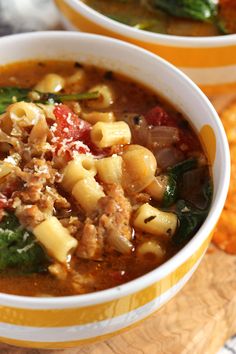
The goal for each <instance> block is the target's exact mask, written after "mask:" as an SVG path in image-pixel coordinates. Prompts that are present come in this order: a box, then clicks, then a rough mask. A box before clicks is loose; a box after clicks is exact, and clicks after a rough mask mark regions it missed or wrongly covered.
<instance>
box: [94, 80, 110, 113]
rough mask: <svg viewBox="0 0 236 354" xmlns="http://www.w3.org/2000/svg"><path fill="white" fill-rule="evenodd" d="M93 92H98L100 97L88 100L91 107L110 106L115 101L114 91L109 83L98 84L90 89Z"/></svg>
mask: <svg viewBox="0 0 236 354" xmlns="http://www.w3.org/2000/svg"><path fill="white" fill-rule="evenodd" d="M90 91H91V92H96V91H97V92H98V93H99V98H98V99H97V100H96V101H95V100H94V101H93V100H91V101H90V102H88V105H89V107H91V108H94V109H104V108H109V107H110V106H111V105H112V104H113V103H114V93H113V92H112V89H111V88H110V87H109V86H107V85H102V84H101V85H97V86H93V87H92V88H91V89H90Z"/></svg>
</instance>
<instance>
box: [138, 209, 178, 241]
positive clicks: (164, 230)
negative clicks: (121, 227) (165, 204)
mask: <svg viewBox="0 0 236 354" xmlns="http://www.w3.org/2000/svg"><path fill="white" fill-rule="evenodd" d="M177 223H178V219H177V216H176V215H175V214H174V213H170V212H165V211H161V210H159V209H157V208H154V207H152V206H151V205H150V204H148V203H146V204H143V205H142V206H141V207H139V209H138V210H137V212H136V215H135V217H134V226H135V227H137V228H138V229H139V230H141V231H144V232H146V233H150V234H152V235H155V236H162V235H163V236H168V237H171V236H172V235H173V234H174V233H175V230H176V228H177Z"/></svg>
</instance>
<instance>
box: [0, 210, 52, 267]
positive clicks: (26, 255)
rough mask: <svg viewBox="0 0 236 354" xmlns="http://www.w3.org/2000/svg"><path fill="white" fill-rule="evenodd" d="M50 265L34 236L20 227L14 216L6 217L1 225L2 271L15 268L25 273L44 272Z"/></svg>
mask: <svg viewBox="0 0 236 354" xmlns="http://www.w3.org/2000/svg"><path fill="white" fill-rule="evenodd" d="M48 264H49V259H48V258H47V256H46V254H45V253H44V251H43V249H42V247H41V246H40V245H39V244H38V243H37V242H36V240H35V237H34V235H33V234H32V233H31V232H29V231H27V230H26V229H24V228H23V227H22V226H20V224H19V221H18V219H17V218H16V217H15V216H14V215H13V214H8V215H6V216H5V217H4V218H3V221H2V222H1V223H0V271H3V270H5V269H9V268H14V269H16V270H17V271H18V272H23V273H34V272H42V271H44V270H46V266H47V265H48Z"/></svg>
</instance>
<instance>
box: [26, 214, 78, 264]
mask: <svg viewBox="0 0 236 354" xmlns="http://www.w3.org/2000/svg"><path fill="white" fill-rule="evenodd" d="M33 233H34V235H35V237H36V238H37V240H38V241H39V242H40V243H41V244H42V245H43V246H44V247H45V249H46V251H47V252H48V254H49V255H50V256H52V257H53V258H55V259H56V260H57V261H59V262H61V263H66V262H67V261H68V260H69V259H68V258H69V256H70V255H71V254H72V253H73V252H74V250H75V248H76V247H77V245H78V241H77V240H76V239H75V238H74V237H72V236H71V235H70V234H69V232H68V230H67V229H66V228H65V227H63V226H62V224H61V223H60V221H59V220H58V219H57V218H56V217H55V216H51V217H49V218H48V219H47V220H45V221H43V222H42V223H41V224H39V225H38V226H36V227H35V228H34V229H33Z"/></svg>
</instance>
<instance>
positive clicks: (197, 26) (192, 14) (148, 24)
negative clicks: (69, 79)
mask: <svg viewBox="0 0 236 354" xmlns="http://www.w3.org/2000/svg"><path fill="white" fill-rule="evenodd" d="M84 2H85V3H86V4H87V5H89V6H91V7H92V8H94V9H95V10H97V11H99V12H101V13H102V14H104V15H106V16H108V17H109V18H111V19H113V20H115V21H118V22H121V23H124V24H126V25H129V26H133V27H135V28H138V29H142V30H146V31H151V32H155V33H162V34H170V35H176V36H194V37H196V36H198V37H199V36H200V37H201V36H217V35H223V34H230V33H236V2H235V1H234V0H219V1H218V2H217V1H213V0H197V1H196V0H191V1H189V0H188V1H186V0H178V1H175V0H125V1H123V0H122V1H121V0H111V1H109V4H108V1H106V0H99V1H98V0H84Z"/></svg>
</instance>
